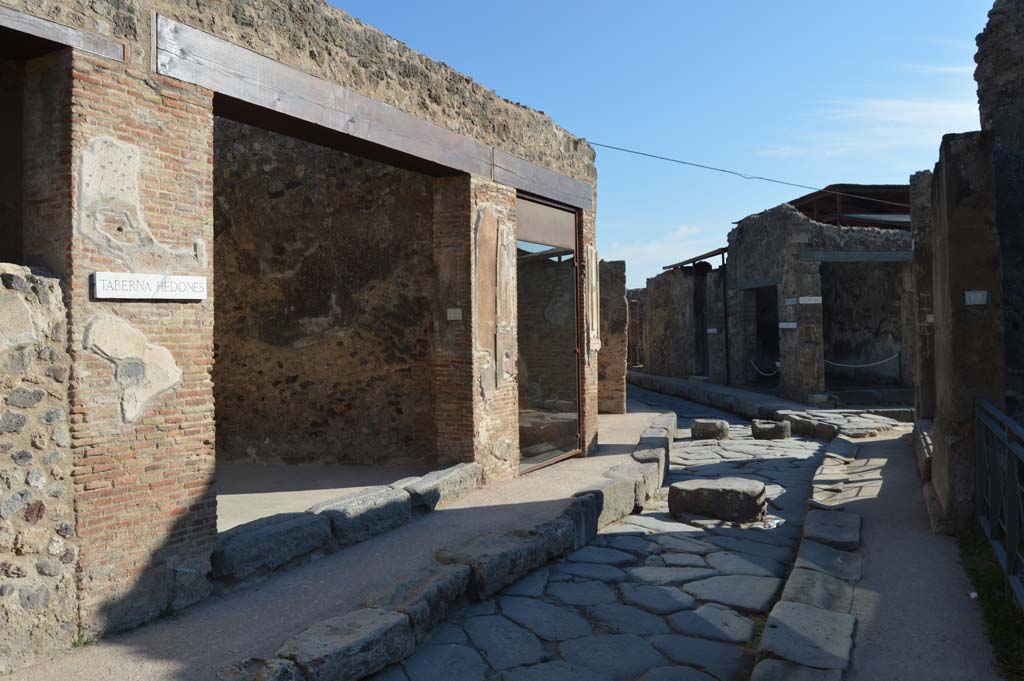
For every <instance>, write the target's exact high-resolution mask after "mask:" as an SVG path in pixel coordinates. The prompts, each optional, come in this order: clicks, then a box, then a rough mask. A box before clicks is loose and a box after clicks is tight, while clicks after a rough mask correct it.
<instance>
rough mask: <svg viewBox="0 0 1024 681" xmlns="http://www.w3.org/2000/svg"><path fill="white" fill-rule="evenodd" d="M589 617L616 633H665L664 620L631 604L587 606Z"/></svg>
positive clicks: (666, 628)
mask: <svg viewBox="0 0 1024 681" xmlns="http://www.w3.org/2000/svg"><path fill="white" fill-rule="evenodd" d="M587 612H589V613H590V616H591V618H593V619H595V620H597V621H598V622H601V623H602V624H604V625H605V626H606V627H608V628H609V629H611V630H612V631H614V632H615V633H617V634H638V635H646V634H667V633H668V632H669V628H668V625H667V624H665V620H663V619H662V618H660V617H658V616H657V615H652V614H651V613H649V612H646V611H644V610H641V609H640V608H635V607H633V606H632V605H622V604H621V603H611V604H608V605H599V606H597V607H594V608H588V609H587Z"/></svg>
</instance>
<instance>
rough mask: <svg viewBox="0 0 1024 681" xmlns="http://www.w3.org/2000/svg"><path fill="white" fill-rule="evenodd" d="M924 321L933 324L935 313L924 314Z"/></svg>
mask: <svg viewBox="0 0 1024 681" xmlns="http://www.w3.org/2000/svg"><path fill="white" fill-rule="evenodd" d="M924 321H925V322H927V323H928V324H934V323H935V315H933V314H926V315H925V316H924Z"/></svg>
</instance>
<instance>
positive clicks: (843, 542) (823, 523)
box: [804, 511, 860, 551]
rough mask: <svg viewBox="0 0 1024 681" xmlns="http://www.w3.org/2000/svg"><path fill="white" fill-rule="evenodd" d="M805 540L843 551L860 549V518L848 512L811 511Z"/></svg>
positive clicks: (805, 525)
mask: <svg viewBox="0 0 1024 681" xmlns="http://www.w3.org/2000/svg"><path fill="white" fill-rule="evenodd" d="M804 538H805V539H810V540H811V541H816V542H818V543H820V544H827V545H828V546H831V547H833V548H836V549H842V550H843V551H856V550H857V549H858V548H859V547H860V516H859V515H857V514H856V513H848V512H846V511H809V512H808V513H807V518H806V520H805V521H804Z"/></svg>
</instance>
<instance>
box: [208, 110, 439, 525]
mask: <svg viewBox="0 0 1024 681" xmlns="http://www.w3.org/2000/svg"><path fill="white" fill-rule="evenodd" d="M214 199H215V205H214V292H215V295H214V301H215V328H214V341H215V362H214V367H213V371H212V373H213V381H214V396H215V400H216V421H217V435H216V445H217V483H216V488H215V489H216V490H217V495H218V530H219V531H221V532H223V531H225V530H228V529H230V528H232V527H236V526H238V525H241V524H244V523H247V522H251V521H254V520H257V519H260V518H263V517H266V516H270V515H278V514H285V513H296V512H300V513H301V512H303V511H306V510H307V509H308V508H310V507H311V506H313V505H314V504H316V503H320V502H323V501H327V500H329V499H333V498H336V497H339V496H343V495H346V494H351V493H355V492H358V491H360V490H362V489H364V488H366V487H372V486H378V485H388V484H391V483H393V482H395V481H397V480H399V479H401V478H405V477H409V476H413V475H422V474H423V473H425V472H427V471H429V470H431V469H432V468H436V467H437V466H436V464H437V461H438V456H437V450H436V431H435V425H434V414H433V401H434V400H433V398H434V395H433V384H432V368H431V338H432V334H433V309H434V306H435V302H436V300H435V298H436V296H435V284H434V281H435V278H434V270H435V263H434V252H433V211H434V197H433V178H432V177H431V176H430V175H428V174H424V173H420V172H416V171H412V170H406V169H403V168H399V167H395V166H392V165H388V164H386V163H383V162H379V161H376V160H371V159H369V158H366V157H363V156H360V155H356V154H352V153H346V152H345V151H341V150H339V149H337V148H333V147H328V146H321V145H319V144H315V143H312V142H309V141H305V140H302V139H298V138H296V137H291V136H288V135H284V134H279V133H277V132H271V131H268V130H266V129H263V128H261V127H256V126H253V125H248V124H246V123H241V122H237V121H234V120H229V119H227V118H221V117H218V118H217V119H216V121H215V128H214Z"/></svg>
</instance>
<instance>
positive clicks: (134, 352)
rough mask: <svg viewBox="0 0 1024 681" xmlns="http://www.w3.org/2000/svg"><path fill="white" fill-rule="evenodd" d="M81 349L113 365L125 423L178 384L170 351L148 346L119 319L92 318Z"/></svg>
mask: <svg viewBox="0 0 1024 681" xmlns="http://www.w3.org/2000/svg"><path fill="white" fill-rule="evenodd" d="M82 345H83V347H84V348H85V349H86V350H91V351H93V352H94V353H96V354H97V355H99V356H100V357H102V358H103V359H105V360H107V361H109V362H110V363H112V364H113V365H114V378H115V380H116V381H117V384H118V386H119V387H120V388H121V419H122V420H123V421H124V422H125V423H132V422H134V421H135V420H136V419H138V418H139V416H141V415H142V413H143V412H144V411H145V409H146V406H147V404H148V403H149V402H150V401H151V400H153V398H155V397H156V396H158V395H159V394H161V393H163V392H165V391H166V390H169V389H171V388H173V387H174V386H176V385H178V384H179V383H181V369H179V368H178V365H177V363H175V361H174V356H173V355H171V353H170V351H169V350H168V349H167V348H165V347H163V346H161V345H155V344H152V343H150V342H149V341H148V340H146V336H145V335H144V334H143V333H142V332H141V331H139V330H138V329H137V328H135V327H134V326H132V325H131V324H129V323H128V322H126V321H125V320H123V319H118V318H116V317H94V318H93V319H91V320H90V321H89V323H88V324H87V325H86V328H85V337H84V340H83V343H82Z"/></svg>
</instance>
